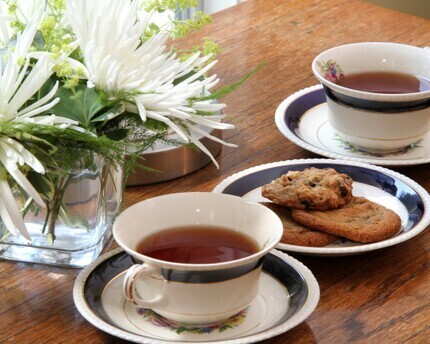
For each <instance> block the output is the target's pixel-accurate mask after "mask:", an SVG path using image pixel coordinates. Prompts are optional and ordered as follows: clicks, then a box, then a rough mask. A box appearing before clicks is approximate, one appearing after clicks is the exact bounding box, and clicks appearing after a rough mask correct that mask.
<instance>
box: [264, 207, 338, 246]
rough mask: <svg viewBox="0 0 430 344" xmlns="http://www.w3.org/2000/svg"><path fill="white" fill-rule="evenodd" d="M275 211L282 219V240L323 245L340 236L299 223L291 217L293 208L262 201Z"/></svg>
mask: <svg viewBox="0 0 430 344" xmlns="http://www.w3.org/2000/svg"><path fill="white" fill-rule="evenodd" d="M261 204H263V205H265V206H266V207H268V208H269V209H271V210H272V211H274V212H275V213H276V214H277V215H278V216H279V218H280V219H281V221H282V225H283V226H284V233H283V235H282V239H281V242H282V243H284V244H290V245H299V246H310V247H321V246H326V245H329V244H331V243H333V242H335V241H337V240H339V239H340V238H339V237H338V236H335V235H332V234H328V233H324V232H320V231H315V230H312V229H309V228H307V227H305V226H302V225H300V224H298V223H297V222H296V221H294V220H293V218H292V217H291V209H289V208H286V207H283V206H281V205H278V204H275V203H272V202H261Z"/></svg>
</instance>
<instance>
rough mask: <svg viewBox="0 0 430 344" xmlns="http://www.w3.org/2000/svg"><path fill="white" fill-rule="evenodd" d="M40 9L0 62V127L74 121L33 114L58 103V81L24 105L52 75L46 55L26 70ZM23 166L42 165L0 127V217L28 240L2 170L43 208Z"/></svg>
mask: <svg viewBox="0 0 430 344" xmlns="http://www.w3.org/2000/svg"><path fill="white" fill-rule="evenodd" d="M43 10H44V6H41V7H39V8H38V9H37V10H36V11H35V13H34V14H33V16H32V17H31V18H30V19H29V20H28V25H27V26H26V28H25V30H24V31H23V32H22V33H18V35H17V42H16V47H15V49H14V50H13V51H11V52H10V53H9V57H8V60H7V65H6V67H5V68H4V69H3V68H2V67H1V64H0V127H1V125H2V124H5V123H7V122H13V123H15V124H19V123H38V124H50V125H64V124H67V125H70V124H75V123H73V122H72V121H70V120H68V119H65V118H61V117H56V116H38V117H35V116H36V115H39V114H40V113H42V112H44V111H46V110H48V109H49V108H51V107H52V106H54V105H55V104H56V103H58V101H59V99H54V100H52V98H53V96H54V94H55V92H56V91H57V88H58V84H57V85H55V87H54V88H53V89H52V90H51V91H50V92H49V93H48V94H47V95H46V96H44V97H43V98H41V99H39V100H37V101H36V102H34V103H33V104H31V105H29V106H26V107H24V105H25V104H26V103H27V102H28V101H29V100H30V98H31V97H32V96H33V95H34V94H35V93H36V92H37V91H39V89H40V88H41V87H42V85H43V84H44V83H45V82H46V81H47V80H48V78H49V77H50V76H51V75H52V70H51V68H52V62H51V61H50V59H49V58H48V57H47V56H41V58H40V59H39V60H38V61H37V62H36V64H35V65H34V66H33V67H32V68H31V70H29V58H28V50H29V49H30V46H31V44H32V42H33V39H34V36H35V34H36V30H37V28H38V26H39V24H40V22H41V20H42V18H43ZM21 59H24V61H25V63H24V65H21V64H20V63H19V62H20V60H21ZM24 165H27V166H29V167H30V168H32V169H33V170H34V171H36V172H38V173H44V172H45V169H44V167H43V165H42V164H41V163H40V161H39V160H38V159H37V158H36V157H35V156H34V155H33V154H32V153H31V152H29V151H28V150H27V149H25V147H24V146H23V145H22V144H20V143H19V142H18V141H17V140H15V139H14V138H11V137H8V136H6V135H4V133H2V132H1V130H0V176H3V177H0V217H1V219H2V221H3V223H4V224H5V226H6V228H7V229H8V230H9V231H10V232H11V233H12V234H18V233H21V234H22V235H23V236H24V237H25V238H26V239H27V240H29V241H30V240H31V238H30V235H29V233H28V231H27V230H26V228H25V224H24V220H23V218H22V216H21V214H20V211H19V207H18V205H17V204H16V201H15V198H14V196H13V194H12V191H11V189H10V186H9V184H8V182H7V180H6V178H5V177H4V176H5V173H3V172H4V171H5V170H6V171H7V172H8V174H9V175H10V176H11V177H12V178H13V179H14V180H15V181H16V183H17V184H18V185H19V186H20V187H21V188H22V189H23V190H24V191H25V192H26V193H27V194H28V196H30V197H31V198H33V199H34V201H35V202H37V203H38V204H39V205H40V206H42V207H43V206H44V202H43V200H42V198H41V197H40V195H39V194H38V192H37V191H36V190H35V189H34V187H33V186H32V184H31V183H30V182H29V181H28V180H27V178H26V177H25V175H24V174H23V173H22V172H21V171H20V169H19V166H24Z"/></svg>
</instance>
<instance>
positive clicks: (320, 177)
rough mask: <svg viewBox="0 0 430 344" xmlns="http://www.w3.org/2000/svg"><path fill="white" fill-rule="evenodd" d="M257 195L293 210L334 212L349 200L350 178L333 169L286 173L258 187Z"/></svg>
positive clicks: (312, 169)
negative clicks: (259, 193)
mask: <svg viewBox="0 0 430 344" xmlns="http://www.w3.org/2000/svg"><path fill="white" fill-rule="evenodd" d="M261 194H262V195H263V196H264V197H266V198H268V199H270V200H271V201H273V202H274V203H277V204H280V205H284V206H287V207H291V208H296V209H309V210H327V209H336V208H339V207H341V206H342V205H344V204H346V203H348V202H349V200H350V199H351V197H352V179H351V178H350V177H349V176H348V175H346V174H344V173H338V172H337V171H336V170H334V169H333V168H325V169H319V168H315V167H311V168H307V169H305V170H303V171H289V172H288V173H287V174H284V175H282V176H281V177H279V178H278V179H275V180H274V181H272V182H271V183H270V184H266V185H264V186H263V187H262V191H261Z"/></svg>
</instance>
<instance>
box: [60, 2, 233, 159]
mask: <svg viewBox="0 0 430 344" xmlns="http://www.w3.org/2000/svg"><path fill="white" fill-rule="evenodd" d="M139 3H140V1H137V0H91V1H86V0H68V1H67V2H66V5H67V7H66V16H67V19H68V21H69V22H70V25H71V27H72V28H73V31H74V33H75V35H76V38H77V40H78V43H79V45H80V47H81V50H82V52H83V55H84V64H85V67H86V68H85V72H86V75H87V77H88V81H89V82H88V85H89V86H90V87H92V86H95V87H97V88H99V89H102V90H103V91H105V92H107V93H115V92H116V91H119V90H125V91H137V92H138V93H139V94H138V95H136V96H135V97H134V99H133V102H132V103H130V104H125V105H126V109H127V110H128V111H132V112H135V113H139V114H140V117H141V118H142V120H143V121H146V120H147V119H148V118H152V119H156V120H158V121H161V122H163V123H165V124H166V125H168V126H169V127H170V128H171V129H172V130H173V131H175V132H176V133H177V134H178V135H179V136H180V137H181V138H182V139H183V140H184V142H189V141H191V142H193V143H195V144H196V145H197V146H198V147H199V148H200V149H202V150H203V151H204V152H205V153H206V154H208V155H209V156H210V157H211V159H212V160H213V162H214V164H215V165H216V166H218V164H217V162H216V161H215V159H214V157H213V156H212V155H211V154H210V152H209V151H208V150H207V149H205V148H204V147H203V145H202V144H201V143H200V142H199V141H198V140H197V139H196V136H197V135H199V134H200V135H204V136H206V137H209V138H211V139H213V136H210V135H209V134H208V133H207V131H204V130H201V129H199V126H203V127H208V128H217V129H231V128H234V126H233V125H231V124H226V123H222V122H221V120H222V118H223V116H221V115H217V116H200V115H199V114H198V113H197V112H198V111H207V112H214V111H219V110H221V109H223V108H224V107H225V104H213V103H211V102H195V103H190V102H189V99H190V98H193V97H200V96H202V95H203V94H205V92H208V91H209V90H210V89H211V88H212V87H213V86H215V85H216V84H217V83H218V79H217V78H216V76H215V75H213V76H211V77H208V78H205V77H203V78H201V77H202V76H204V74H205V73H206V72H207V71H208V70H209V69H210V68H212V67H213V65H214V64H215V63H216V61H214V62H212V63H209V64H208V65H206V66H204V64H205V63H206V62H207V61H208V59H209V58H210V56H205V57H200V56H199V54H198V53H196V54H195V55H193V56H191V57H190V58H189V59H187V60H186V61H184V62H181V61H180V60H179V59H177V58H176V56H175V55H174V54H171V53H170V52H169V51H166V49H165V45H166V41H167V39H168V37H169V35H168V33H167V31H166V30H161V31H160V32H159V33H158V34H155V35H154V36H152V37H151V38H150V39H148V40H146V41H144V42H143V43H142V41H141V37H142V36H143V34H144V33H145V30H146V29H147V28H148V25H149V24H150V22H151V20H152V19H151V15H150V14H148V13H145V12H143V11H141V10H139ZM196 70H198V72H197V73H194V74H192V75H191V76H189V77H188V78H186V79H185V80H183V81H181V82H179V83H175V80H178V79H179V78H181V77H184V76H186V75H188V74H189V73H190V72H192V71H196ZM179 120H180V121H181V123H185V124H186V126H187V128H188V130H184V128H182V127H181V125H180V124H178V121H179ZM220 142H222V143H224V144H226V143H225V142H223V141H220ZM230 146H234V145H230Z"/></svg>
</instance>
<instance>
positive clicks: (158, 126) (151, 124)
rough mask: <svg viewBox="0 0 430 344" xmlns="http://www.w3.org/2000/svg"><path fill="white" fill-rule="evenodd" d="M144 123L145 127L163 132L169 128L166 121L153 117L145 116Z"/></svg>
mask: <svg viewBox="0 0 430 344" xmlns="http://www.w3.org/2000/svg"><path fill="white" fill-rule="evenodd" d="M144 125H145V127H146V128H147V129H149V130H152V131H155V132H163V131H166V130H167V129H169V127H168V125H167V124H166V123H163V122H160V121H157V120H156V119H153V118H147V119H146V121H145V123H144Z"/></svg>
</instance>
